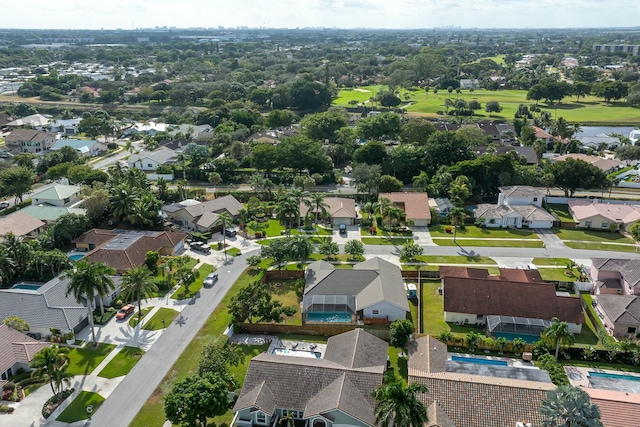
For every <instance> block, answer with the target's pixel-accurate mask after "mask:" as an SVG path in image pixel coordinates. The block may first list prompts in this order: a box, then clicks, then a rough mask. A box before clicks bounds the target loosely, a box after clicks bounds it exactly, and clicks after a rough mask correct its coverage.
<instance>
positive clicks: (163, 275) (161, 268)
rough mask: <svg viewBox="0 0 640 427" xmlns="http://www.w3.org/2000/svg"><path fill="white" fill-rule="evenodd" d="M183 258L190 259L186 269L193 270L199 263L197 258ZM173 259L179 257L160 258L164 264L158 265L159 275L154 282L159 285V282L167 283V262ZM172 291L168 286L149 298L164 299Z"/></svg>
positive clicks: (186, 256)
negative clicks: (165, 268)
mask: <svg viewBox="0 0 640 427" xmlns="http://www.w3.org/2000/svg"><path fill="white" fill-rule="evenodd" d="M183 257H185V258H189V260H188V261H187V263H186V264H185V266H186V268H190V269H193V268H194V267H195V266H196V264H197V263H198V260H197V259H195V258H191V257H190V256H188V255H183ZM171 258H178V257H162V258H160V261H161V262H163V263H162V264H159V265H158V274H156V276H155V277H154V278H153V280H154V281H155V282H156V283H158V282H165V283H166V273H167V272H166V271H165V270H164V267H165V264H164V263H166V261H168V260H169V259H171ZM176 270H177V268H174V269H173V271H174V272H175V271H176ZM170 290H171V289H170V288H167V287H166V286H165V287H164V288H163V289H158V290H157V291H156V292H153V293H152V294H151V295H149V298H159V297H163V296H165V295H166V294H167V292H169V291H170Z"/></svg>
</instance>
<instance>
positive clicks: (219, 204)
mask: <svg viewBox="0 0 640 427" xmlns="http://www.w3.org/2000/svg"><path fill="white" fill-rule="evenodd" d="M243 208H244V206H243V205H242V203H240V202H239V201H238V199H236V198H235V197H233V196H231V195H228V196H223V197H218V198H217V199H213V200H208V201H206V202H198V201H197V200H191V199H189V200H183V201H182V202H180V203H172V204H170V205H164V206H163V207H162V213H163V215H164V216H165V217H166V218H167V219H168V220H170V221H172V222H174V223H176V224H180V225H181V226H183V227H186V228H188V229H190V230H194V231H201V232H205V231H210V230H212V229H214V228H215V226H214V224H215V223H216V220H217V219H218V215H219V214H220V213H221V212H228V213H229V214H230V215H231V216H232V217H233V218H234V219H235V218H236V217H237V216H238V213H239V212H240V209H243Z"/></svg>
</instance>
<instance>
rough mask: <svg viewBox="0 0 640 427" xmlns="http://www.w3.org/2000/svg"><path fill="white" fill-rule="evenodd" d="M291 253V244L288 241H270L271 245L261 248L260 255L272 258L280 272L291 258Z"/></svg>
mask: <svg viewBox="0 0 640 427" xmlns="http://www.w3.org/2000/svg"><path fill="white" fill-rule="evenodd" d="M290 253H291V250H290V247H289V242H288V241H287V239H272V240H269V244H268V245H265V246H263V247H262V248H261V251H260V255H262V257H263V258H271V259H273V262H274V263H275V264H276V266H277V267H278V270H282V265H283V264H284V262H285V261H286V260H287V259H288V258H289V255H290Z"/></svg>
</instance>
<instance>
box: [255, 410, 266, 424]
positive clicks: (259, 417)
mask: <svg viewBox="0 0 640 427" xmlns="http://www.w3.org/2000/svg"><path fill="white" fill-rule="evenodd" d="M266 423H267V415H266V414H265V413H264V412H260V411H258V412H256V424H266Z"/></svg>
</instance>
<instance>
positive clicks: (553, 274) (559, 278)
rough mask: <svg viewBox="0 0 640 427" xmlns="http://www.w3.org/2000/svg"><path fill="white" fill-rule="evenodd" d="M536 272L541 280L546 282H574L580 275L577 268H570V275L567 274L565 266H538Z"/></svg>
mask: <svg viewBox="0 0 640 427" xmlns="http://www.w3.org/2000/svg"><path fill="white" fill-rule="evenodd" d="M538 272H539V273H540V276H542V280H546V281H548V282H575V281H576V280H578V278H579V277H580V271H578V269H577V268H574V269H572V270H571V273H572V275H568V274H567V269H566V268H539V269H538Z"/></svg>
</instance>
